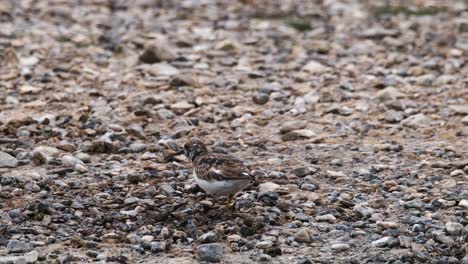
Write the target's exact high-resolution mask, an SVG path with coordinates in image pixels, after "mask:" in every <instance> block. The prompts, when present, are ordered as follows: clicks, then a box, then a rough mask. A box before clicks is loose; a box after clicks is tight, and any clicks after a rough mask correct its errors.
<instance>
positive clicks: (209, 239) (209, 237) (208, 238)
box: [198, 232, 218, 244]
mask: <svg viewBox="0 0 468 264" xmlns="http://www.w3.org/2000/svg"><path fill="white" fill-rule="evenodd" d="M217 240H218V235H217V234H216V233H215V232H207V233H204V234H203V235H201V236H200V237H199V238H198V241H200V243H202V244H207V243H213V242H216V241H217Z"/></svg>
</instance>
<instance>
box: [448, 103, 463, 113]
mask: <svg viewBox="0 0 468 264" xmlns="http://www.w3.org/2000/svg"><path fill="white" fill-rule="evenodd" d="M448 107H449V108H450V109H451V110H452V111H453V112H455V113H456V114H460V115H468V104H464V105H449V106H448Z"/></svg>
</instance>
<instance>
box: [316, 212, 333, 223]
mask: <svg viewBox="0 0 468 264" xmlns="http://www.w3.org/2000/svg"><path fill="white" fill-rule="evenodd" d="M315 219H316V220H317V221H318V222H328V223H333V222H335V221H336V217H335V216H333V215H331V214H325V215H320V216H317V217H315Z"/></svg>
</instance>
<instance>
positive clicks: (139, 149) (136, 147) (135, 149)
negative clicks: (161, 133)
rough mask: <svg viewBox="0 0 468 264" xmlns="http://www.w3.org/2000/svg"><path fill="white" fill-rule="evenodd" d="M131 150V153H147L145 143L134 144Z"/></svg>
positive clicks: (131, 145)
mask: <svg viewBox="0 0 468 264" xmlns="http://www.w3.org/2000/svg"><path fill="white" fill-rule="evenodd" d="M129 148H130V151H131V152H133V153H139V152H143V151H145V150H146V148H147V146H146V144H143V143H132V144H130V146H129Z"/></svg>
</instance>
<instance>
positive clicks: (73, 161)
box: [61, 155, 84, 167]
mask: <svg viewBox="0 0 468 264" xmlns="http://www.w3.org/2000/svg"><path fill="white" fill-rule="evenodd" d="M61 161H62V165H63V166H65V167H75V166H76V165H84V163H83V161H81V160H80V159H78V158H76V157H74V156H72V155H65V156H63V157H62V158H61Z"/></svg>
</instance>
